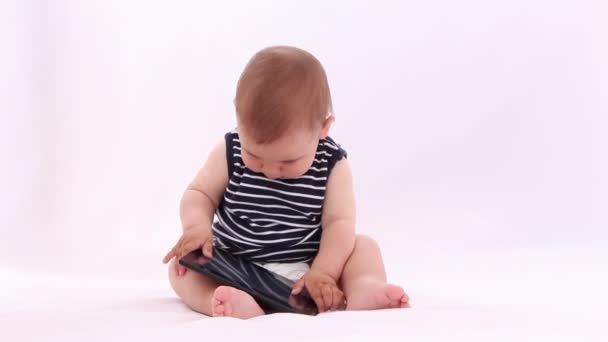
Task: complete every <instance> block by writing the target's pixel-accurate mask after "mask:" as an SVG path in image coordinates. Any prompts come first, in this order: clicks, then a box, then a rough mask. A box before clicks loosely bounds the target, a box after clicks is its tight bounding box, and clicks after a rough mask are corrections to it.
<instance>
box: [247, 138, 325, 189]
mask: <svg viewBox="0 0 608 342" xmlns="http://www.w3.org/2000/svg"><path fill="white" fill-rule="evenodd" d="M239 137H240V141H241V158H242V159H243V162H244V163H245V165H246V166H247V167H248V168H249V169H250V170H252V171H255V172H260V173H263V174H264V175H265V176H266V177H268V178H270V179H278V178H297V177H299V176H302V175H303V174H305V173H306V172H307V171H308V169H309V168H310V166H311V165H312V163H313V161H314V159H315V155H316V151H317V145H318V144H319V138H320V136H319V132H310V131H308V130H299V131H293V132H290V133H286V134H284V135H283V136H281V137H280V138H279V139H277V140H275V141H273V142H271V143H268V144H256V143H254V142H253V141H251V140H250V139H248V137H247V134H246V133H245V132H243V130H239Z"/></svg>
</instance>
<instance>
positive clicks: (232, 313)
mask: <svg viewBox="0 0 608 342" xmlns="http://www.w3.org/2000/svg"><path fill="white" fill-rule="evenodd" d="M211 312H212V313H213V316H214V317H222V316H225V317H236V318H242V319H248V318H252V317H256V316H261V315H263V314H264V311H263V310H262V308H260V306H259V305H258V303H256V301H255V299H253V297H251V296H250V295H249V294H248V293H246V292H244V291H241V290H238V289H235V288H234V287H229V286H220V287H218V288H217V289H215V292H214V293H213V298H211Z"/></svg>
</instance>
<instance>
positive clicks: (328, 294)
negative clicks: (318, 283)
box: [321, 284, 333, 310]
mask: <svg viewBox="0 0 608 342" xmlns="http://www.w3.org/2000/svg"><path fill="white" fill-rule="evenodd" d="M332 295H333V293H332V291H331V287H329V285H327V284H325V285H323V286H322V287H321V296H322V297H323V302H324V303H325V307H326V308H327V310H330V309H331V307H332V306H333V303H332V302H333V298H332Z"/></svg>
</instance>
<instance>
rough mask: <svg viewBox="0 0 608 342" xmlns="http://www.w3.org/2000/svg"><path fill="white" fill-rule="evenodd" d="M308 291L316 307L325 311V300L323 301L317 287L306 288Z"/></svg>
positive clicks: (320, 310)
mask: <svg viewBox="0 0 608 342" xmlns="http://www.w3.org/2000/svg"><path fill="white" fill-rule="evenodd" d="M308 292H309V293H310V296H311V297H312V300H314V301H315V304H317V308H318V309H319V312H325V311H326V310H327V308H326V306H325V302H324V301H323V295H322V294H321V291H320V290H319V289H318V288H317V289H310V288H308Z"/></svg>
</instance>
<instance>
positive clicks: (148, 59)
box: [0, 0, 608, 263]
mask: <svg viewBox="0 0 608 342" xmlns="http://www.w3.org/2000/svg"><path fill="white" fill-rule="evenodd" d="M277 44H289V45H296V46H299V47H302V48H304V49H307V50H309V51H311V52H312V53H313V54H315V55H316V56H317V57H318V58H319V59H320V60H321V62H322V63H323V64H324V66H325V67H326V70H327V73H328V76H329V80H330V85H331V88H332V92H333V99H334V107H335V111H336V116H337V121H336V124H335V126H334V130H333V131H332V136H333V137H334V138H335V139H336V140H337V141H338V142H340V143H341V144H342V145H343V146H344V147H345V148H346V149H347V151H348V152H349V158H350V160H351V163H352V165H353V167H354V172H355V177H356V178H355V182H356V190H357V195H358V205H359V206H358V210H359V227H358V229H359V231H360V232H364V233H367V234H370V235H372V236H374V237H376V238H377V239H378V240H379V241H380V242H381V244H382V246H383V248H384V249H385V250H387V251H392V254H393V255H395V254H396V255H398V254H399V253H400V251H402V250H403V248H408V247H414V246H427V247H432V248H445V247H453V246H459V247H490V248H501V247H526V248H527V247H534V246H548V245H549V246H578V247H586V246H599V247H606V246H607V245H608V214H607V212H608V210H607V205H608V180H607V177H606V175H608V134H607V133H608V5H607V3H606V2H605V1H602V0H595V1H594V0H576V1H575V0H571V1H566V0H557V1H541V0H526V1H524V0H514V1H482V0H462V1H448V0H443V1H441V0H426V1H400V2H397V1H395V2H388V1H367V2H366V1H348V2H347V1H341V2H338V1H306V2H295V1H280V2H279V1H276V2H269V1H240V2H237V1H194V0H191V1H165V0H163V1H161V0H155V1H149V0H148V1H134V0H130V1H125V0H121V1H118V0H113V1H76V0H74V1H42V0H40V1H33V0H31V1H17V0H14V1H12V0H2V1H0V114H1V119H0V144H1V145H0V151H1V154H0V157H1V160H2V168H1V177H0V219H1V221H0V224H1V228H0V229H1V230H0V257H2V258H3V260H8V261H9V262H15V263H19V262H23V260H24V259H23V258H24V257H26V256H28V255H29V256H30V257H31V256H32V255H33V256H35V257H44V258H45V259H44V260H45V262H46V263H52V261H53V260H63V259H65V258H70V257H74V256H78V255H82V254H83V253H85V252H86V253H89V255H114V256H120V257H122V256H127V255H134V254H149V255H157V256H158V260H160V258H161V257H162V255H163V253H164V252H165V249H167V248H168V247H169V246H170V244H171V243H173V242H174V240H175V239H176V238H177V237H178V234H179V230H180V226H179V216H178V204H179V199H180V197H181V194H182V191H183V189H184V187H185V186H186V185H187V183H188V182H189V181H190V179H191V178H192V177H193V175H194V174H195V172H196V171H197V169H198V168H199V167H200V166H201V164H202V162H203V161H204V159H205V157H206V154H207V152H208V151H209V149H210V148H211V146H212V145H213V144H214V143H215V142H216V141H218V140H219V139H221V138H222V136H223V134H224V133H225V132H226V131H228V130H230V129H232V127H233V126H234V124H235V119H234V111H233V107H232V102H231V101H232V98H233V96H234V91H235V84H236V80H237V78H238V76H239V74H240V72H241V70H242V68H243V67H244V65H245V63H246V62H247V60H248V59H249V58H250V57H251V55H252V54H253V53H255V52H256V51H257V50H259V49H261V48H263V47H265V46H268V45H277ZM151 262H157V260H156V259H154V260H151Z"/></svg>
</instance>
